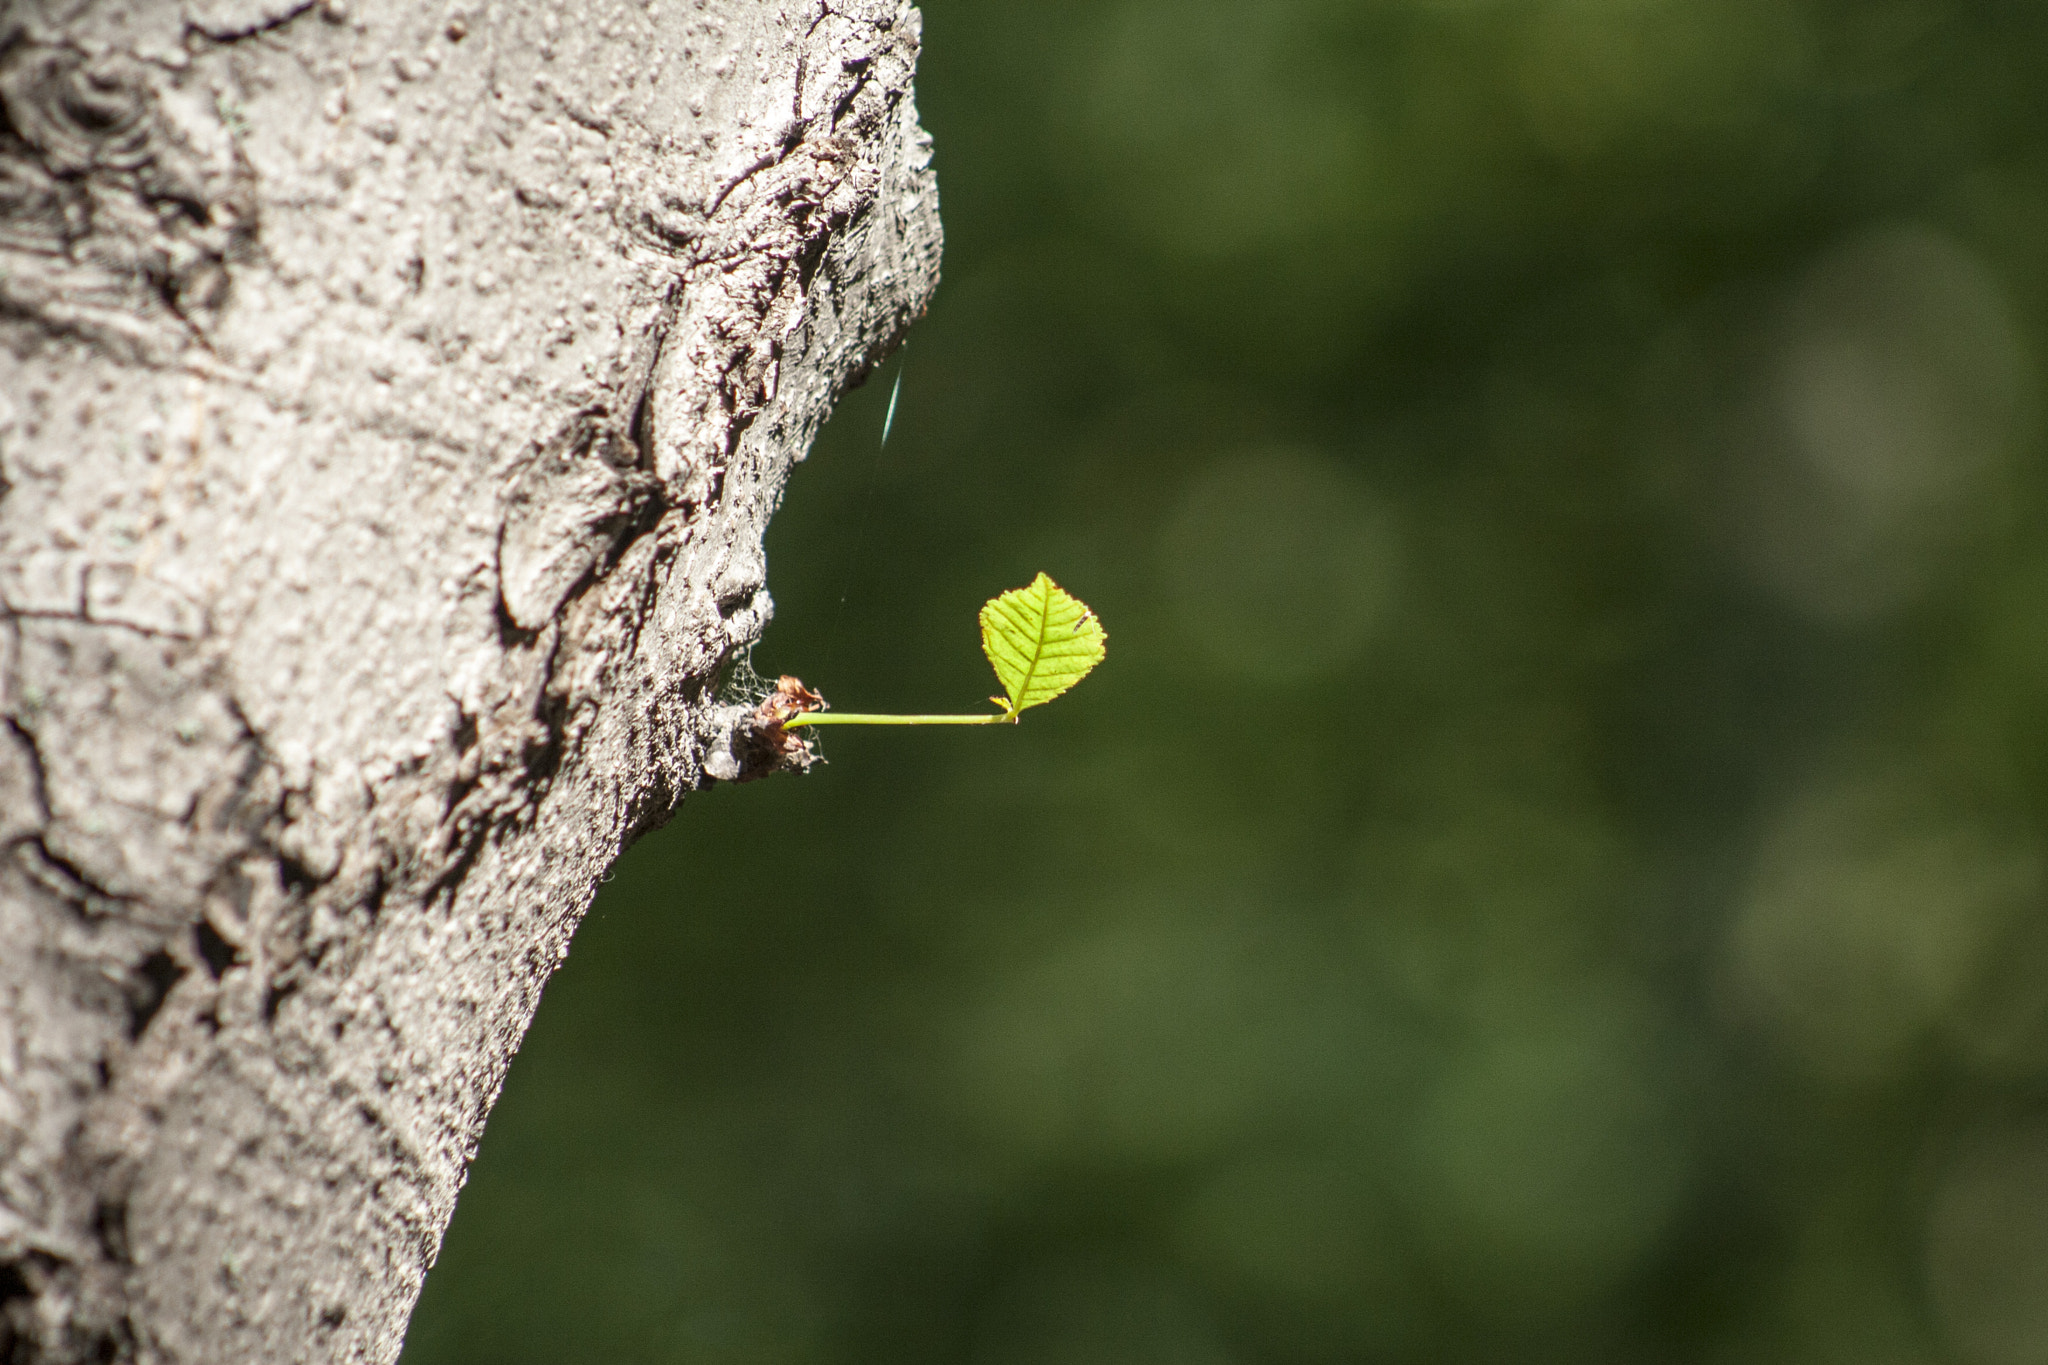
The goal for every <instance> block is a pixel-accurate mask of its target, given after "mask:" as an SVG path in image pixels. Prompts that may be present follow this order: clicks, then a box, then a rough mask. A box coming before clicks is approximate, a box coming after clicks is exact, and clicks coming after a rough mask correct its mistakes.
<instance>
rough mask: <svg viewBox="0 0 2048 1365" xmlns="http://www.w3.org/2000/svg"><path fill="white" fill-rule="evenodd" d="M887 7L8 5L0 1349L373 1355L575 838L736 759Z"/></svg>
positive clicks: (903, 243) (826, 373)
mask: <svg viewBox="0 0 2048 1365" xmlns="http://www.w3.org/2000/svg"><path fill="white" fill-rule="evenodd" d="M917 35H918V15H917V12H916V11H915V10H914V9H912V8H911V7H910V6H909V5H908V4H907V3H903V0H433V3H407V2H406V0H324V3H323V4H321V5H320V6H318V7H317V8H315V7H312V6H310V5H309V4H308V0H182V3H178V0H38V2H36V3H26V4H24V3H19V2H16V3H7V0H0V112H4V116H5V117H4V121H0V604H4V614H0V716H4V725H0V1361H5V1362H8V1363H9V1365H24V1363H25V1362H37V1363H38V1365H50V1363H53V1362H72V1361H78V1362H84V1361H94V1362H103V1361H131V1360H134V1361H164V1362H170V1361H177V1362H195V1363H196V1362H203V1363H204V1365H226V1363H228V1362H241V1361H250V1362H254V1361H262V1362H283V1361H316V1360H317V1361H344V1360H347V1361H354V1360H366V1361H389V1360H391V1359H393V1358H394V1357H395V1356H396V1355H397V1353H398V1348H399V1344H400V1341H401V1339H402V1336H403V1332H404V1326H405V1322H406V1319H407V1317H408V1315H409V1313H410V1311H411V1309H412V1305H413V1302H414V1300H415V1298H416V1296H417V1294H418V1292H419V1288H420V1283H421V1279H422V1277H423V1276H424V1275H425V1273H426V1270H427V1267H428V1266H429V1265H431V1264H432V1262H433V1260H434V1256H435V1253H436V1251H437V1250H438V1247H439V1245H440V1240H441V1234H442V1230H443V1228H444V1226H445V1225H446V1223H447V1221H448V1217H449V1214H450V1213H451V1211H452V1210H453V1208H454V1203H455V1196H456V1191H457V1190H458V1188H459V1187H460V1186H461V1184H462V1180H463V1173H464V1169H465V1165H466V1163H467V1162H468V1160H469V1158H470V1156H471V1154H472V1152H473V1151H474V1149H475V1145H476V1142H477V1138H478V1135H479V1132H480V1130H481V1128H482V1125H483V1122H484V1117H485V1115H486V1113H487V1112H488V1111H489V1109H490V1107H491V1104H492V1101H493V1100H494V1098H495V1097H496V1095H497V1093H498V1088H499V1084H500V1082H501V1081H502V1079H503V1077H504V1074H505V1068H506V1065H507V1063H508V1061H509V1059H510V1057H511V1054H512V1052H513V1050H514V1048H515V1047H516V1046H517V1045H518V1042H519V1040H520V1037H521V1035H522V1034H523V1032H524V1031H525V1028H526V1025H527V1022H528V1020H529V1018H530V1016H531V1015H532V1012H533V1008H534V1005H535V1002H536V1000H537V998H538V996H539V993H540V990H541V986H542V984H543V983H544V981H545V980H546V978H547V976H548V973H549V972H550V971H551V970H552V969H553V968H554V966H555V965H556V964H557V963H558V962H559V961H560V960H561V958H562V956H563V954H564V953H565V951H566V950H567V947H568V942H569V936H570V933H571V931H572V930H573V929H574V927H575V925H576V922H577V920H578V918H579V917H580V916H581V915H582V913H583V911H584V909H585V907H586V906H587V905H588V903H589V901H590V897H591V893H592V888H593V885H594V884H595V882H596V880H597V879H598V877H599V876H600V875H601V873H602V872H603V870H604V869H605V868H606V866H607V865H608V864H609V863H610V862H611V861H612V859H613V858H614V857H615V856H616V855H617V854H618V853H619V851H620V850H621V848H622V847H623V846H624V845H625V843H626V842H627V841H628V840H630V839H631V838H632V836H633V835H634V833H635V832H637V831H639V830H641V829H643V828H645V827H647V826H649V825H651V824H653V823H656V822H658V821H660V820H662V819H663V818H665V817H666V816H667V815H668V814H669V813H670V811H671V810H672V809H673V808H674V806H675V804H676V802H677V801H678V800H679V799H680V798H681V796H682V794H683V793H685V792H688V791H690V790H691V789H693V788H696V787H698V786H701V785H702V784H703V783H705V782H706V781H708V780H710V779H711V778H713V777H740V776H744V775H746V773H745V771H744V769H745V767H746V765H747V764H748V763H749V762H750V761H756V762H758V761H762V760H760V759H759V758H758V756H759V755H760V754H761V753H762V752H763V749H762V746H761V745H760V744H759V743H758V742H756V743H754V744H752V745H751V746H750V744H749V743H748V739H749V730H748V725H747V721H746V715H747V713H746V712H745V711H744V709H743V708H741V707H737V706H731V705H722V704H721V703H720V702H719V700H718V699H717V697H716V695H715V686H716V683H715V680H716V678H717V677H718V675H719V673H720V671H721V669H722V668H723V666H724V665H725V664H726V663H727V662H728V661H729V660H731V659H732V658H733V656H734V654H735V652H736V651H741V650H744V648H745V647H746V646H747V645H749V644H750V643H751V642H752V641H753V640H754V639H755V638H756V637H757V635H758V634H759V633H760V630H761V628H762V626H763V624H764V623H765V621H766V619H767V616H768V613H769V610H770V604H769V599H768V596H767V593H766V591H765V590H764V587H763V573H764V565H763V560H762V551H761V535H762V531H763V528H764V526H765V524H766V521H767V518H768V516H769V513H770V511H771V510H772V508H773V507H774V504H775V502H776V499H777V497H778V495H779V491H780V488H781V486H782V482H783V479H784V477H785V475H786V473H787V472H788V470H789V467H790V465H791V463H792V462H793V461H795V460H797V459H800V458H801V457H802V455H803V452H804V451H805V449H806V448H807V446H808V445H809V443H810V440H811V437H812V436H813V434H814V433H815V431H816V429H817V427H818V425H819V423H820V422H821V421H822V420H823V418H824V416H825V414H826V411H827V409H828V407H829V405H830V403H831V400H832V398H833V397H834V396H835V395H836V394H837V393H838V392H839V391H840V390H841V389H842V388H843V387H844V386H845V385H846V384H848V383H849V382H853V381H854V380H856V379H857V378H859V377H860V376H861V375H862V374H864V373H865V372H866V370H867V369H868V368H870V367H871V366H872V365H874V364H875V363H876V362H877V361H878V360H879V359H880V358H881V357H882V355H883V354H885V353H886V351H887V349H888V348H889V347H890V346H892V345H893V344H894V342H895V340H896V338H897V337H898V335H899V333H900V332H901V330H902V329H903V327H904V326H905V325H907V323H908V322H909V321H910V319H911V318H912V317H914V316H915V315H916V314H917V313H918V312H920V311H921V310H922V308H923V306H924V303H925V301H926V300H927V298H928V297H929V295H930V293H931V290H932V289H933V287H934V285H935V282H936V278H937V268H938V255H939V227H938V219H937V198H936V191H935V189H934V184H933V180H932V177H931V174H930V171H929V169H928V159H929V157H928V142H927V140H926V138H925V136H924V135H923V133H922V132H921V131H920V130H919V128H918V126H917V121H916V114H915V111H914V109H913V107H912V103H911V75H912V68H913V64H914V62H915V59H916V54H917ZM753 738H754V740H756V741H758V740H759V738H760V736H758V735H755V736H753ZM770 738H771V739H772V738H773V736H772V735H771V736H770ZM773 747H774V746H773V745H772V744H771V745H769V746H767V759H766V760H765V761H773V758H774V754H773V752H772V751H773Z"/></svg>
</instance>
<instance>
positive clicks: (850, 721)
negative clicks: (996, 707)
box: [782, 711, 1016, 730]
mask: <svg viewBox="0 0 2048 1365" xmlns="http://www.w3.org/2000/svg"><path fill="white" fill-rule="evenodd" d="M1015 719H1016V717H1015V716H1013V715H1008V714H1006V713H1004V712H1002V711H998V712H996V713H995V714H994V715H989V716H864V715H861V714H860V713H859V712H856V711H812V712H810V713H808V714H806V715H801V716H794V717H792V718H790V719H789V720H786V721H784V722H783V723H782V726H783V728H784V729H785V730H788V729H794V728H795V727H796V726H799V725H999V724H1001V723H1002V722H1003V721H1006V720H1015Z"/></svg>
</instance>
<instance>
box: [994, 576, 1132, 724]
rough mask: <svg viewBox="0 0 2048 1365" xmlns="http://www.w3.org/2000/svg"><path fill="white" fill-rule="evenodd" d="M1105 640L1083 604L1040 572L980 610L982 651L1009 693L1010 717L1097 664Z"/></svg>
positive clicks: (1051, 695) (1063, 688)
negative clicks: (1020, 586) (1028, 581)
mask: <svg viewBox="0 0 2048 1365" xmlns="http://www.w3.org/2000/svg"><path fill="white" fill-rule="evenodd" d="M1108 639H1109V634H1108V632H1107V631H1105V630H1103V628H1102V622H1100V621H1098V620H1096V619H1095V613H1094V612H1092V611H1090V610H1089V609H1088V605H1087V604H1086V603H1085V602H1083V601H1081V600H1080V599H1079V598H1077V597H1075V596H1074V595H1073V594H1072V593H1070V592H1068V591H1067V590H1066V589H1065V588H1062V587H1061V586H1060V585H1059V584H1057V583H1055V582H1053V581H1052V580H1051V579H1050V578H1047V577H1046V576H1045V575H1044V574H1040V575H1039V576H1038V577H1036V578H1034V579H1032V580H1031V582H1030V584H1029V585H1028V586H1026V587H1022V588H1012V589H1011V590H1010V591H1008V592H1006V593H1004V594H1002V596H1000V597H992V598H990V599H989V600H988V602H987V603H986V604H984V605H983V607H982V609H981V648H982V652H983V653H985V654H987V655H988V661H989V662H990V663H991V664H993V665H995V670H996V680H997V681H998V682H1000V683H1002V685H1003V690H1004V691H1005V692H1008V693H1009V694H1010V697H1009V701H1008V702H1007V703H1005V702H1004V701H1003V700H1002V699H1001V698H1000V697H998V698H996V699H995V701H996V704H997V705H998V706H1006V707H1007V710H1008V713H1009V714H1010V715H1011V716H1014V715H1016V714H1017V713H1018V712H1019V711H1022V710H1024V709H1025V708H1026V707H1031V706H1043V705H1044V704H1045V703H1046V702H1049V701H1051V700H1052V699H1053V698H1054V697H1057V696H1058V695H1059V694H1060V693H1062V692H1064V691H1066V690H1067V689H1068V688H1070V687H1072V686H1073V685H1074V684H1075V683H1077V682H1079V681H1081V679H1083V678H1085V677H1087V676H1088V670H1089V669H1091V668H1093V667H1095V665H1097V664H1099V663H1101V662H1102V654H1103V649H1104V645H1105V644H1106V642H1107V641H1108Z"/></svg>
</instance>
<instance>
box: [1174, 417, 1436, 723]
mask: <svg viewBox="0 0 2048 1365" xmlns="http://www.w3.org/2000/svg"><path fill="white" fill-rule="evenodd" d="M1398 559H1399V550H1398V546H1397V542H1396V534H1395V527H1394V523H1393V520H1392V518H1391V517H1390V516H1389V515H1388V513H1387V512H1386V511H1384V510H1383V509H1382V508H1381V507H1380V506H1379V504H1378V503H1377V502H1376V501H1375V500H1374V499H1373V498H1372V497H1371V496H1370V494H1368V492H1367V491H1366V489H1365V486H1364V484H1363V481H1362V480H1360V479H1359V478H1358V477H1357V476H1356V475H1354V474H1353V473H1351V471H1350V470H1348V469H1346V468H1345V467H1344V466H1343V465H1341V464H1339V463H1338V462H1337V461H1335V460H1333V459H1331V458H1329V457H1328V456H1325V455H1318V454H1312V453H1309V452H1305V451H1297V450H1274V451H1264V452H1260V453H1256V454H1248V455H1235V456H1230V457H1226V458H1224V459H1221V460H1218V461H1217V462H1215V463H1214V464H1212V465H1210V466H1209V467H1208V468H1207V469H1205V470H1203V471H1202V472H1201V473H1199V474H1197V475H1196V476H1195V478H1194V479H1193V481H1192V482H1191V483H1190V484H1189V485H1188V487H1187V489H1186V490H1185V491H1184V492H1183V493H1182V494H1181V497H1180V501H1179V504H1178V505H1177V506H1176V507H1175V508H1174V510H1173V513H1172V515H1171V516H1170V517H1169V519H1168V520H1167V523H1166V526H1165V529H1164V530H1163V532H1162V533H1161V535H1160V539H1159V569H1160V582H1161V585H1162V587H1163V588H1164V589H1165V590H1166V592H1167V594H1168V595H1169V597H1170V599H1171V601H1172V605H1173V608H1174V615H1175V619H1176V620H1177V621H1178V622H1179V623H1180V625H1181V628H1182V629H1183V630H1184V631H1185V632H1186V634H1187V636H1188V638H1189V639H1191V640H1192V641H1193V642H1194V644H1195V645H1196V647H1197V648H1198V649H1199V651H1200V653H1201V657H1202V658H1203V659H1204V661H1205V662H1207V664H1208V665H1209V666H1210V667H1211V668H1212V669H1214V670H1215V671H1216V672H1217V673H1219V674H1222V675H1224V676H1226V677H1229V678H1232V679H1238V680H1251V681H1259V682H1270V683H1302V682H1310V681H1315V680H1319V679H1322V678H1327V677H1329V676H1330V675H1331V674H1334V673H1336V672H1338V671H1339V670H1341V669H1343V668H1344V667H1345V666H1346V665H1348V664H1349V663H1351V662H1352V660H1353V659H1354V658H1355V657H1356V655H1357V654H1358V651H1359V649H1360V648H1361V646H1363V645H1364V643H1365V642H1366V640H1367V639H1368V638H1369V637H1370V636H1371V634H1372V633H1373V630H1374V629H1375V627H1377V626H1378V625H1379V624H1380V623H1381V621H1382V619H1383V618H1384V616H1385V615H1386V613H1387V611H1388V608H1389V607H1390V606H1391V605H1392V603H1393V598H1394V588H1395V574H1396V568H1397V563H1398Z"/></svg>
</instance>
